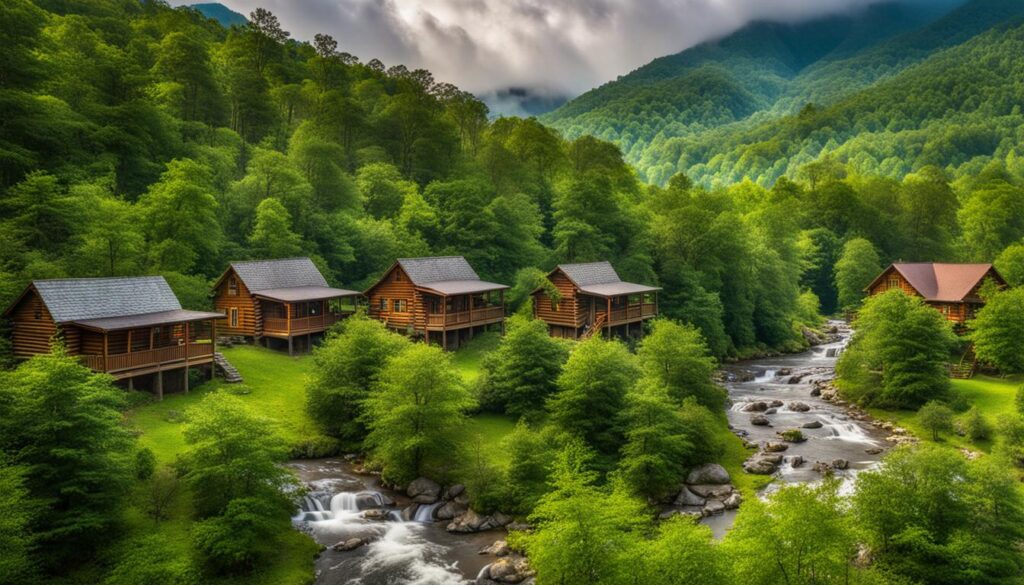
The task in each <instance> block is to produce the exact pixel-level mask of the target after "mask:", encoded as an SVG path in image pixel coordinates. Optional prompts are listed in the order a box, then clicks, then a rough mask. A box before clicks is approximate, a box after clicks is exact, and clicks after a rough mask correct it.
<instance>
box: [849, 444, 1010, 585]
mask: <svg viewBox="0 0 1024 585" xmlns="http://www.w3.org/2000/svg"><path fill="white" fill-rule="evenodd" d="M853 506H854V513H855V516H856V518H857V522H858V524H859V525H860V526H861V527H862V528H863V530H864V536H865V537H866V539H867V543H868V544H869V545H870V546H871V547H872V550H873V552H874V555H875V561H876V563H877V564H878V565H879V566H880V567H882V568H885V569H887V570H890V571H892V572H893V573H895V574H897V575H902V576H904V577H906V578H908V579H912V580H914V581H918V582H928V583H942V584H959V583H964V584H966V583H1012V582H1013V581H1014V579H1016V578H1017V575H1019V573H1020V571H1021V568H1022V567H1024V559H1022V558H1021V555H1020V553H1019V551H1016V550H1014V549H1013V547H1007V546H1006V543H1007V542H1015V541H1018V540H1019V539H1020V538H1021V537H1022V532H1021V528H1020V527H1021V520H1022V519H1024V518H1022V514H1024V506H1022V501H1021V495H1020V492H1019V489H1018V486H1017V482H1016V480H1015V478H1014V477H1013V473H1012V472H1011V471H1010V470H1009V469H1008V468H1006V467H1005V466H1003V465H1001V464H1000V461H999V460H998V458H995V457H983V458H981V459H979V460H976V461H967V460H966V459H964V457H963V456H961V455H960V454H959V453H957V452H956V451H954V450H950V449H944V448H941V447H924V446H922V447H918V448H916V449H910V448H899V449H897V450H895V451H893V452H892V453H890V454H889V455H888V456H887V457H886V459H885V466H884V467H882V468H881V469H879V470H877V471H870V472H865V473H862V474H860V475H859V476H858V478H857V487H856V492H855V494H854V497H853Z"/></svg>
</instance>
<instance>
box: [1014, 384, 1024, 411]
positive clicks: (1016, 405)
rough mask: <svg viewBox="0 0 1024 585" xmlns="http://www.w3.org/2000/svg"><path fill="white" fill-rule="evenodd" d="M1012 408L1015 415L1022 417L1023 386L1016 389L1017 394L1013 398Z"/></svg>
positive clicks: (1023, 402)
mask: <svg viewBox="0 0 1024 585" xmlns="http://www.w3.org/2000/svg"><path fill="white" fill-rule="evenodd" d="M1013 406H1014V408H1016V410H1017V414H1021V415H1024V386H1021V387H1020V388H1017V393H1016V394H1014V396H1013Z"/></svg>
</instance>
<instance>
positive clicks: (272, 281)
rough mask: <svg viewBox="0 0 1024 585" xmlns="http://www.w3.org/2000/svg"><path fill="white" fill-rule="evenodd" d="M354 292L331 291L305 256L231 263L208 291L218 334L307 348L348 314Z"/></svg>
mask: <svg viewBox="0 0 1024 585" xmlns="http://www.w3.org/2000/svg"><path fill="white" fill-rule="evenodd" d="M358 297H359V292H357V291H354V290H346V289H341V288H334V287H331V286H330V285H329V284H328V283H327V279H326V278H324V275H323V274H321V273H320V270H319V269H318V268H317V267H316V265H315V264H313V261H312V260H310V259H309V258H283V259H280V260H248V261H244V262H232V263H231V264H230V265H229V266H228V268H227V270H225V271H224V273H223V274H222V275H221V277H220V278H218V279H217V282H216V284H214V287H213V303H214V306H215V307H216V308H217V310H218V311H220V312H221V313H223V316H224V317H223V320H222V321H221V332H222V333H223V334H225V335H231V336H239V337H245V338H249V339H253V340H257V341H262V342H264V343H265V344H266V345H267V346H268V347H271V346H272V345H274V343H278V342H279V343H280V344H281V345H282V346H283V345H285V344H286V345H287V347H288V352H289V353H294V351H295V345H296V341H298V342H299V345H302V346H304V347H306V348H307V349H308V348H309V347H311V346H312V344H313V342H314V341H315V340H316V339H318V338H320V337H322V336H323V334H324V333H325V332H326V331H327V330H328V329H329V328H330V327H331V326H332V325H334V324H335V323H337V322H338V321H340V320H342V319H344V318H345V317H347V316H349V315H351V314H352V312H353V311H354V310H355V306H356V300H357V298H358Z"/></svg>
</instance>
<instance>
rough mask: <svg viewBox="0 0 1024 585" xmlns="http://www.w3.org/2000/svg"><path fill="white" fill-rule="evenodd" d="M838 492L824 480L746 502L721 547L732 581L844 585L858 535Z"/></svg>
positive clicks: (832, 484)
mask: <svg viewBox="0 0 1024 585" xmlns="http://www.w3.org/2000/svg"><path fill="white" fill-rule="evenodd" d="M838 491H839V482H838V481H836V480H827V481H825V482H824V483H821V484H819V485H799V486H787V487H784V488H782V489H780V490H779V491H777V492H776V493H774V494H772V496H771V498H770V499H769V500H768V501H767V502H762V501H760V500H758V499H756V498H755V499H753V500H751V501H746V502H744V503H743V511H742V512H741V513H740V514H739V516H737V518H736V525H735V526H734V527H733V529H732V530H731V531H730V532H729V536H728V538H727V539H726V541H725V545H724V549H725V552H726V554H727V557H728V561H729V562H730V563H731V564H732V572H733V579H734V582H736V583H754V584H764V585H768V584H771V583H780V582H790V583H844V582H847V581H845V580H846V579H847V578H849V576H850V572H851V567H850V561H851V559H852V558H853V557H854V555H855V554H856V552H857V534H856V532H855V530H854V524H853V522H852V521H851V519H850V518H849V516H848V515H847V514H846V511H845V506H844V505H843V500H842V498H841V497H840V496H839V493H838Z"/></svg>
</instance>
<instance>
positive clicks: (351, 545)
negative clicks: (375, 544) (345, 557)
mask: <svg viewBox="0 0 1024 585" xmlns="http://www.w3.org/2000/svg"><path fill="white" fill-rule="evenodd" d="M364 544H366V541H364V540H363V539H362V538H350V539H348V540H343V541H341V542H339V543H338V544H336V545H334V546H332V547H331V548H333V549H334V550H336V551H338V552H348V551H350V550H356V549H357V548H359V547H361V546H363V545H364Z"/></svg>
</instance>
